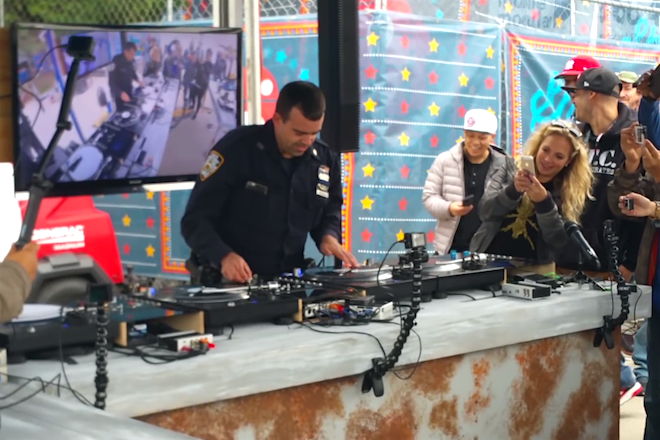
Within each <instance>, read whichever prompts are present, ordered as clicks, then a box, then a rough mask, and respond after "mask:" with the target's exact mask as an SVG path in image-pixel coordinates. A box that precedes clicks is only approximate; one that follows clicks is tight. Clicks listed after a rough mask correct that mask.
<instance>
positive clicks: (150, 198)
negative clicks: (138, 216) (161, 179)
mask: <svg viewBox="0 0 660 440" xmlns="http://www.w3.org/2000/svg"><path fill="white" fill-rule="evenodd" d="M145 195H146V196H147V200H153V199H154V193H152V192H151V191H147V192H146V193H145Z"/></svg>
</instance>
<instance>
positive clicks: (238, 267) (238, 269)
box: [220, 252, 252, 283]
mask: <svg viewBox="0 0 660 440" xmlns="http://www.w3.org/2000/svg"><path fill="white" fill-rule="evenodd" d="M220 264H221V266H222V276H223V277H225V278H227V279H228V280H229V281H231V282H232V283H247V282H249V281H251V280H252V270H251V269H250V266H248V264H247V263H246V262H245V260H244V259H243V257H241V256H240V255H238V254H237V253H236V252H230V253H229V254H227V256H226V257H225V258H223V259H222V262H221V263H220Z"/></svg>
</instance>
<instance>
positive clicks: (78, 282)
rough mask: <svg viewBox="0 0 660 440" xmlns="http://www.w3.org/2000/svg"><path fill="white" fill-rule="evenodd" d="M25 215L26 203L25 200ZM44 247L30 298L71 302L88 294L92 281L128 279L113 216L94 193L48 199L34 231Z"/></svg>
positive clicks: (37, 240) (21, 203)
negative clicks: (102, 208)
mask: <svg viewBox="0 0 660 440" xmlns="http://www.w3.org/2000/svg"><path fill="white" fill-rule="evenodd" d="M20 207H21V213H22V215H23V216H24V215H25V210H26V208H27V202H20ZM32 239H33V241H35V242H37V243H38V244H39V245H40V246H41V248H40V250H39V258H40V261H39V267H38V270H37V277H36V278H35V280H34V284H33V286H32V293H31V294H30V296H29V297H28V300H27V302H28V303H48V304H66V303H69V302H71V301H75V300H81V299H84V298H85V297H86V294H87V286H88V285H89V284H95V283H112V284H117V283H123V282H124V271H123V269H122V265H121V258H120V254H119V247H118V245H117V239H116V238H115V231H114V227H113V225H112V220H111V219H110V215H109V214H107V213H106V212H103V211H100V210H98V209H96V208H95V206H94V201H93V199H92V197H89V196H85V197H66V198H64V197H62V198H46V199H44V200H43V201H42V203H41V208H40V210H39V216H38V218H37V223H36V226H35V228H34V233H33V236H32Z"/></svg>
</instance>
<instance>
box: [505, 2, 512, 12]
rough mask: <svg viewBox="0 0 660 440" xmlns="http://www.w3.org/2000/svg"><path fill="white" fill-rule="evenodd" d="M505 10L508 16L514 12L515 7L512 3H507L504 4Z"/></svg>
mask: <svg viewBox="0 0 660 440" xmlns="http://www.w3.org/2000/svg"><path fill="white" fill-rule="evenodd" d="M504 10H505V11H506V13H507V14H510V13H511V11H513V5H512V4H511V2H506V3H505V4H504Z"/></svg>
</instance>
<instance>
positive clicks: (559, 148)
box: [470, 121, 593, 263]
mask: <svg viewBox="0 0 660 440" xmlns="http://www.w3.org/2000/svg"><path fill="white" fill-rule="evenodd" d="M525 150H526V151H525V153H524V155H526V156H532V157H533V158H534V168H535V174H532V173H530V172H528V171H524V170H522V169H520V157H518V158H517V163H518V167H516V166H507V167H504V168H501V169H500V170H499V171H498V172H497V173H496V174H495V175H494V176H493V179H492V180H491V182H490V184H489V186H488V188H487V189H486V194H484V197H483V199H482V200H481V202H480V203H479V217H480V218H481V221H482V224H481V227H480V228H479V230H478V231H477V233H476V234H475V236H474V238H473V239H472V242H471V243H470V250H471V251H476V252H487V253H492V254H498V255H508V256H511V257H517V258H523V259H529V260H536V261H539V262H540V263H550V262H553V261H555V256H556V255H557V254H558V253H559V251H560V250H561V248H562V247H563V246H564V245H565V244H566V242H567V240H568V236H567V235H566V233H565V231H564V222H565V221H566V220H571V221H573V222H576V223H579V219H580V216H581V214H582V211H583V209H584V206H585V203H586V200H587V197H591V187H592V184H593V175H592V172H591V165H590V164H589V160H588V152H587V147H586V145H585V144H584V142H583V141H582V140H581V133H580V131H579V130H578V129H577V127H576V126H575V125H573V124H572V123H570V122H565V121H553V122H551V123H549V124H545V125H543V126H542V127H540V128H539V129H537V130H536V131H535V132H534V133H533V134H532V136H531V137H530V138H529V140H528V141H527V144H526V148H525Z"/></svg>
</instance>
